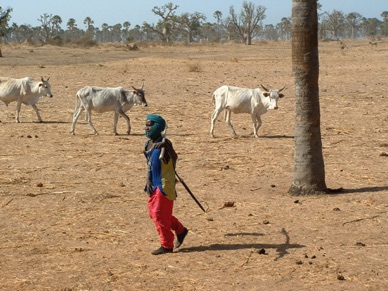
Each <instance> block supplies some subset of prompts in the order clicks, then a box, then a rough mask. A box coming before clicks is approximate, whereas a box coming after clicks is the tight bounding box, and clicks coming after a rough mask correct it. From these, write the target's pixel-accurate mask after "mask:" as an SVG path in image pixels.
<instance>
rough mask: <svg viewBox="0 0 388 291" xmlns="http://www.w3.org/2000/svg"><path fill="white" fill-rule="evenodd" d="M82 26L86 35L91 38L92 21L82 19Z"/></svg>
mask: <svg viewBox="0 0 388 291" xmlns="http://www.w3.org/2000/svg"><path fill="white" fill-rule="evenodd" d="M84 24H85V26H86V34H87V35H88V36H89V37H90V38H92V35H93V34H94V26H93V24H94V21H93V20H92V19H91V18H90V17H89V16H88V17H86V18H85V19H84Z"/></svg>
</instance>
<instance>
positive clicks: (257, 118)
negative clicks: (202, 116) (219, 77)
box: [210, 85, 285, 137]
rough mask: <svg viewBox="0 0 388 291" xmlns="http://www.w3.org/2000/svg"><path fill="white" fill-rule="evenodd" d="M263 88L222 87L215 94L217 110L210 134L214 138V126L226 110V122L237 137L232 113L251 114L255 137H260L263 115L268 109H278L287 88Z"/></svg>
mask: <svg viewBox="0 0 388 291" xmlns="http://www.w3.org/2000/svg"><path fill="white" fill-rule="evenodd" d="M261 87H262V88H263V89H264V91H263V90H262V89H261V88H255V89H248V88H240V87H234V86H226V85H224V86H221V87H220V88H218V89H217V90H215V91H214V93H213V104H215V110H214V112H213V114H212V119H211V127H210V134H211V135H212V137H214V124H215V122H216V120H217V118H218V116H219V114H220V113H221V112H222V110H224V109H225V121H226V122H227V124H228V125H229V126H230V128H231V129H232V133H233V135H234V136H236V131H235V130H234V128H233V125H232V124H231V122H230V115H231V114H230V113H231V112H233V113H236V114H237V113H249V114H250V115H251V117H252V123H253V133H254V137H259V136H258V135H257V131H258V130H259V128H260V126H261V124H262V121H261V115H263V114H264V113H266V112H267V110H268V109H278V99H279V98H282V97H284V95H283V94H281V93H280V92H281V91H282V90H283V89H284V88H285V86H284V87H283V88H282V89H280V90H277V89H271V90H268V89H267V88H265V87H264V86H263V85H261Z"/></svg>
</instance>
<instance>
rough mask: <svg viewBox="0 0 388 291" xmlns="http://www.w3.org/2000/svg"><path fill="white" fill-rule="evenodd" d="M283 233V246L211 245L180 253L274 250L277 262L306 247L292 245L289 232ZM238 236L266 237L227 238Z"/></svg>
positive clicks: (254, 234) (262, 244)
mask: <svg viewBox="0 0 388 291" xmlns="http://www.w3.org/2000/svg"><path fill="white" fill-rule="evenodd" d="M281 233H282V234H283V235H284V236H285V242H284V243H281V244H265V243H250V244H210V245H206V246H197V247H188V248H181V249H180V250H179V252H182V253H191V252H206V251H232V250H242V249H264V250H266V249H274V250H275V251H276V252H277V257H276V258H275V261H276V260H279V259H281V258H283V257H284V256H285V255H288V254H289V252H288V250H289V249H299V248H304V247H306V246H305V245H301V244H291V243H290V236H289V235H288V232H287V231H286V230H285V229H284V228H283V229H282V230H281ZM237 235H253V236H264V235H263V234H260V233H233V234H226V235H225V236H237Z"/></svg>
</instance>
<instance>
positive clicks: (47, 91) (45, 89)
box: [38, 77, 53, 97]
mask: <svg viewBox="0 0 388 291" xmlns="http://www.w3.org/2000/svg"><path fill="white" fill-rule="evenodd" d="M49 80H50V77H48V78H47V80H44V79H43V77H41V79H40V82H39V85H38V86H39V93H41V94H42V95H43V96H47V97H53V94H52V93H51V86H50V83H49V82H48V81H49Z"/></svg>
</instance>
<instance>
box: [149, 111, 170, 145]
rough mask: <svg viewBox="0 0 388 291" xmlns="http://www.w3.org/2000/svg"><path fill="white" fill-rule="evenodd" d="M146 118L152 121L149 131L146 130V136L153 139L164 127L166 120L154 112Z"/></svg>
mask: <svg viewBox="0 0 388 291" xmlns="http://www.w3.org/2000/svg"><path fill="white" fill-rule="evenodd" d="M147 120H151V121H153V122H154V124H153V125H152V127H151V130H150V131H149V132H146V137H148V138H150V139H152V140H155V139H156V138H158V137H159V136H160V135H161V133H162V131H163V130H164V129H165V127H166V121H165V120H164V119H163V118H162V117H161V116H159V115H156V114H148V115H147Z"/></svg>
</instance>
